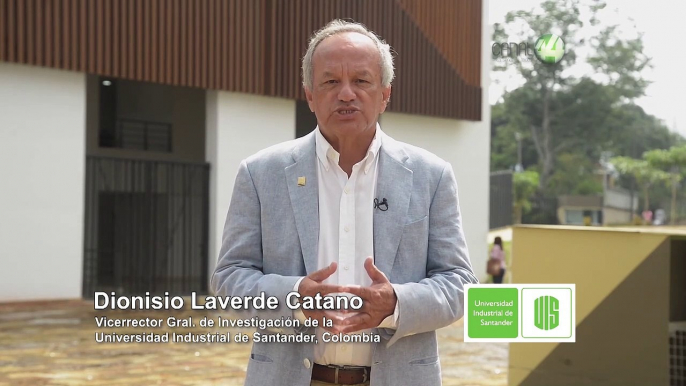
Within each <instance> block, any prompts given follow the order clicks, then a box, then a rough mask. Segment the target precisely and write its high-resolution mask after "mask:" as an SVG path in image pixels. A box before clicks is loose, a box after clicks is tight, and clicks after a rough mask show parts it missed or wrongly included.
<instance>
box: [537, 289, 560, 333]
mask: <svg viewBox="0 0 686 386" xmlns="http://www.w3.org/2000/svg"><path fill="white" fill-rule="evenodd" d="M559 324H560V301H559V300H557V299H556V298H554V297H552V296H541V297H540V298H538V299H536V300H534V325H536V327H538V328H540V329H541V330H546V331H547V330H552V329H554V328H555V327H557V326H558V325H559Z"/></svg>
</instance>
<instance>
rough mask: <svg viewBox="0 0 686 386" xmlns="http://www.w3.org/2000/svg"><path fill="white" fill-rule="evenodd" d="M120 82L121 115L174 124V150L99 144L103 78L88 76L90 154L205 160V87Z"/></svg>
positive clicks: (118, 98) (125, 117)
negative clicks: (145, 149) (147, 149)
mask: <svg viewBox="0 0 686 386" xmlns="http://www.w3.org/2000/svg"><path fill="white" fill-rule="evenodd" d="M116 82H117V117H118V118H123V119H138V120H144V121H155V122H165V123H171V124H172V152H171V153H165V152H153V151H141V150H132V149H117V148H101V147H99V146H98V132H99V119H98V115H99V108H100V98H99V90H100V78H99V77H98V76H96V75H89V76H88V118H87V122H88V154H89V155H99V156H109V157H124V158H137V159H154V160H174V161H191V162H204V161H205V90H202V89H196V88H190V87H172V86H167V85H162V84H155V83H144V82H134V81H128V80H123V79H118V80H116Z"/></svg>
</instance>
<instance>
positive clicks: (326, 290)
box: [298, 262, 344, 334]
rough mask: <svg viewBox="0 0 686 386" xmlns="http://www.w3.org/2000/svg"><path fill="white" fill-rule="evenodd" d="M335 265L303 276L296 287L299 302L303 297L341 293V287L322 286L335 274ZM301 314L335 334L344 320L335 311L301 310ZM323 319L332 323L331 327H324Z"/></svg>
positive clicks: (332, 264)
mask: <svg viewBox="0 0 686 386" xmlns="http://www.w3.org/2000/svg"><path fill="white" fill-rule="evenodd" d="M336 268H337V264H336V263H335V262H334V263H331V264H330V265H329V266H328V267H325V268H322V269H320V270H319V271H316V272H312V273H311V274H309V275H307V276H305V278H303V280H302V281H301V282H300V285H299V286H298V292H299V293H300V300H301V301H302V299H303V298H304V297H305V296H311V297H313V298H314V296H315V295H317V294H318V293H319V294H320V295H321V296H326V295H329V294H333V293H339V292H342V291H341V289H342V288H343V287H341V286H338V285H333V284H323V283H322V282H323V281H324V280H326V279H327V278H328V277H329V276H331V275H333V274H334V272H336ZM301 310H302V312H303V314H305V317H306V318H311V319H312V320H315V319H316V320H318V321H319V325H318V326H319V327H321V328H323V329H325V330H327V331H329V332H331V333H334V334H337V333H338V332H339V331H340V329H341V328H343V326H342V325H341V324H340V323H341V322H342V321H343V320H344V318H343V317H342V316H341V315H340V314H339V313H338V312H335V311H327V310H316V309H315V310H305V309H302V308H301ZM324 317H326V318H327V319H330V320H331V321H332V322H333V326H332V327H325V326H324Z"/></svg>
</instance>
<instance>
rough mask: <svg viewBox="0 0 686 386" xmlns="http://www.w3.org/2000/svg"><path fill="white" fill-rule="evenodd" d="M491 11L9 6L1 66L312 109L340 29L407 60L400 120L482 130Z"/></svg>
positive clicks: (0, 42)
mask: <svg viewBox="0 0 686 386" xmlns="http://www.w3.org/2000/svg"><path fill="white" fill-rule="evenodd" d="M481 1H482V0H97V1H92V0H0V60H2V61H7V62H15V63H23V64H30V65H37V66H46V67H54V68H61V69H66V70H72V71H81V72H87V73H93V74H99V75H103V76H112V77H117V78H124V79H132V80H139V81H149V82H157V83H164V84H170V85H178V86H190V87H201V88H209V89H220V90H229V91H238V92H246V93H254V94H261V95H269V96H278V97H285V98H292V99H301V100H303V99H305V95H304V92H303V90H302V87H301V77H300V60H301V58H302V56H303V55H304V53H305V50H306V48H307V39H308V38H309V36H310V35H311V34H312V32H314V31H315V30H316V29H318V28H321V27H322V26H324V25H325V24H326V23H327V22H329V21H330V20H332V19H334V18H349V19H353V20H355V21H359V22H361V23H364V24H365V25H366V26H368V27H369V28H370V29H372V30H374V31H375V32H376V33H378V34H379V35H380V36H382V37H383V38H384V39H385V40H386V41H387V42H388V43H389V44H390V45H391V46H392V47H393V49H394V50H395V52H397V55H396V63H395V64H396V79H395V81H394V84H393V95H392V97H391V104H390V105H389V110H390V111H396V112H406V113H412V114H424V115H433V116H442V117H450V118H459V119H468V120H479V119H481V81H480V78H481V75H480V74H481V44H480V43H481V12H482V7H481V6H482V4H481Z"/></svg>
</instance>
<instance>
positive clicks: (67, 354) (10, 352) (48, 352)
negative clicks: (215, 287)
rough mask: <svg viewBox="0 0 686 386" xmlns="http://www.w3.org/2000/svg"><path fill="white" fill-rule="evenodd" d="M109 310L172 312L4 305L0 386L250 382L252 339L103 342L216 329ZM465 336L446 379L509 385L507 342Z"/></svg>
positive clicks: (452, 347) (452, 343) (457, 341)
mask: <svg viewBox="0 0 686 386" xmlns="http://www.w3.org/2000/svg"><path fill="white" fill-rule="evenodd" d="M102 315H107V316H109V317H110V318H112V319H114V318H133V317H135V318H147V317H149V318H155V319H157V318H166V317H168V316H169V314H168V313H167V312H162V311H151V312H138V311H131V312H121V311H111V310H110V311H108V312H102V311H97V312H96V311H95V310H94V309H93V303H92V302H87V301H67V302H43V303H10V304H0V385H3V386H5V385H7V386H10V385H11V386H20V385H31V386H40V385H70V386H72V385H131V386H132V385H136V386H138V385H242V384H243V378H244V376H245V369H246V366H247V358H248V355H249V350H250V346H249V344H237V343H228V344H222V343H213V344H208V343H96V342H95V336H96V333H97V332H101V331H102V332H114V331H116V332H119V333H125V332H129V333H140V332H148V331H153V330H155V331H156V332H174V331H175V332H188V331H193V332H203V331H208V330H207V329H201V328H200V327H197V328H194V329H183V328H177V329H171V328H167V327H163V328H160V329H151V328H118V329H103V328H98V327H97V325H96V322H95V317H96V316H102ZM191 315H192V316H193V320H194V322H196V323H198V322H199V320H200V319H202V318H203V317H204V316H208V317H209V318H212V319H215V320H216V319H217V317H218V316H219V315H220V314H218V313H214V314H213V313H209V312H205V313H203V312H200V311H185V312H184V311H180V312H178V313H177V314H173V316H176V317H178V318H185V317H188V316H191ZM215 331H217V332H235V331H238V329H234V330H233V331H232V330H231V329H228V328H223V329H213V330H212V332H215ZM242 331H243V332H248V331H246V330H245V329H243V330H242ZM462 335H463V330H462V322H461V321H460V322H458V323H456V324H454V325H452V326H450V327H448V328H444V329H441V330H439V341H440V353H441V364H442V368H443V384H444V385H446V386H453V385H506V384H507V355H508V354H507V344H505V343H491V344H481V343H464V342H462ZM408 386H414V385H408Z"/></svg>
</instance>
